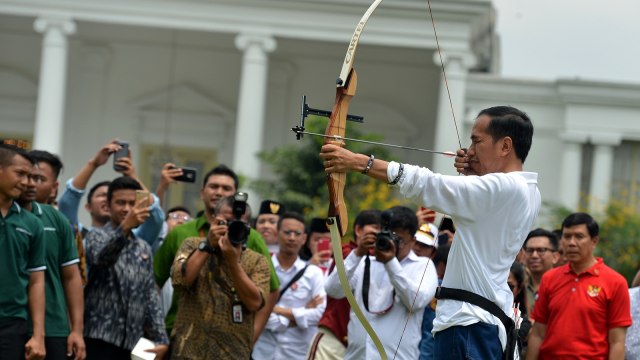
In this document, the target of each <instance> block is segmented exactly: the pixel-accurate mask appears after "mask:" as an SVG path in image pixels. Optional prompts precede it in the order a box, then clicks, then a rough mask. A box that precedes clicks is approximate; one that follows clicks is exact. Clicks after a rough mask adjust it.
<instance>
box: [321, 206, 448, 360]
mask: <svg viewBox="0 0 640 360" xmlns="http://www.w3.org/2000/svg"><path fill="white" fill-rule="evenodd" d="M381 223H382V231H381V232H374V231H370V232H368V233H366V234H364V235H363V236H361V237H359V238H358V244H357V245H358V247H357V248H356V249H355V250H354V251H352V252H351V254H349V256H347V258H346V259H345V261H344V265H345V268H346V272H347V277H348V278H349V284H350V285H351V286H350V287H351V289H353V292H354V295H355V298H356V300H357V301H358V305H360V307H361V308H363V309H365V311H364V313H365V316H366V317H367V320H369V322H370V323H371V326H372V327H373V329H374V330H375V332H376V333H378V335H379V336H380V340H381V341H382V344H383V345H384V347H385V350H386V352H387V354H395V353H396V350H397V356H396V358H397V359H417V358H418V343H419V342H420V338H421V331H420V329H421V326H422V314H423V311H424V308H425V306H427V304H429V302H430V301H431V299H432V298H433V296H434V294H435V291H436V287H437V286H438V278H437V275H436V269H435V267H434V265H433V263H432V262H431V261H428V260H427V259H426V258H423V257H418V256H417V255H416V254H415V253H414V252H413V250H412V248H413V245H414V243H415V237H414V234H415V233H416V231H417V230H418V219H417V218H416V215H415V212H414V211H413V210H411V209H409V208H407V207H404V206H396V207H393V208H391V209H389V210H387V211H385V212H383V213H382V222H381ZM372 250H373V253H374V256H370V255H369V254H370V253H371V251H372ZM425 267H426V271H425ZM423 273H424V278H423V279H422V280H421V279H420V276H419V274H423ZM325 289H326V290H327V294H328V295H329V296H331V297H335V298H344V297H345V295H344V290H343V289H342V287H341V286H340V282H339V281H338V275H337V272H336V271H334V272H332V273H331V274H330V275H329V277H328V278H327V280H326V284H325ZM405 324H406V330H404V331H403V329H404V327H405ZM347 334H348V338H349V344H348V346H347V350H346V351H345V354H344V358H345V359H373V358H378V357H379V354H378V351H377V350H376V348H375V346H374V344H373V343H372V342H371V341H367V335H366V333H365V331H364V328H363V327H362V325H360V322H359V321H358V320H357V319H356V316H355V313H354V312H353V310H352V311H351V313H350V321H349V326H348V330H347ZM403 334H404V335H403ZM400 341H402V344H400Z"/></svg>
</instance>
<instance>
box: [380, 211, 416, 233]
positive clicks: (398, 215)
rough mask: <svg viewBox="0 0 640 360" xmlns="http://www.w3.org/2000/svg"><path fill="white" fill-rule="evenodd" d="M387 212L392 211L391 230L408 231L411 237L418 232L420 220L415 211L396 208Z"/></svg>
mask: <svg viewBox="0 0 640 360" xmlns="http://www.w3.org/2000/svg"><path fill="white" fill-rule="evenodd" d="M387 211H391V221H390V222H389V228H390V229H391V230H397V229H403V230H407V231H408V232H409V234H411V236H413V235H414V234H415V233H416V231H418V226H419V225H418V218H417V217H416V213H415V211H413V210H411V209H409V208H408V207H406V206H394V207H392V208H391V209H388V210H387Z"/></svg>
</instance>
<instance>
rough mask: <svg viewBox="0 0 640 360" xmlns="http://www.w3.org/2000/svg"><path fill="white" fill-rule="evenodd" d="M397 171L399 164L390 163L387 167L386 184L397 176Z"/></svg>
mask: <svg viewBox="0 0 640 360" xmlns="http://www.w3.org/2000/svg"><path fill="white" fill-rule="evenodd" d="M398 171H400V164H399V163H397V162H395V161H392V162H390V163H389V166H387V182H388V183H390V182H392V181H393V180H395V178H396V177H397V176H398Z"/></svg>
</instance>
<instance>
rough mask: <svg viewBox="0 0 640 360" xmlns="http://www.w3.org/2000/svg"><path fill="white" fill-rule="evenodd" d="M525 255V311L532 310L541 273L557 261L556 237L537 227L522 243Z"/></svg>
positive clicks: (551, 267)
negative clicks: (526, 272)
mask: <svg viewBox="0 0 640 360" xmlns="http://www.w3.org/2000/svg"><path fill="white" fill-rule="evenodd" d="M522 249H523V250H524V256H525V264H526V266H527V270H528V274H527V277H526V279H525V296H526V301H527V313H528V314H531V312H532V311H533V304H534V303H535V302H536V297H537V295H538V287H539V286H540V280H541V279H542V275H544V273H546V272H547V271H549V270H551V269H553V267H554V265H555V264H556V263H557V262H558V258H559V257H560V254H559V253H558V238H557V237H556V236H555V235H554V234H553V233H552V232H551V231H548V230H545V229H542V228H537V229H535V230H533V231H531V232H530V233H529V234H528V235H527V239H526V240H525V241H524V245H522Z"/></svg>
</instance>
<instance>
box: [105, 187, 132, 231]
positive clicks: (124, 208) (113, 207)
mask: <svg viewBox="0 0 640 360" xmlns="http://www.w3.org/2000/svg"><path fill="white" fill-rule="evenodd" d="M135 204H136V191H135V190H130V189H122V190H116V191H114V192H113V194H112V195H111V202H110V203H109V210H110V212H111V222H112V223H113V225H114V226H118V225H120V224H121V223H122V221H124V218H126V217H127V215H128V214H129V212H130V211H131V209H132V208H133V207H134V206H135Z"/></svg>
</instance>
